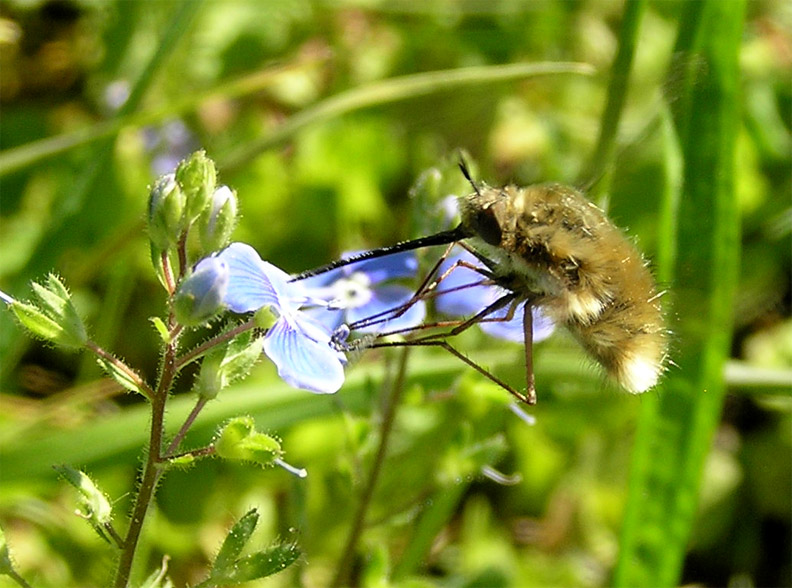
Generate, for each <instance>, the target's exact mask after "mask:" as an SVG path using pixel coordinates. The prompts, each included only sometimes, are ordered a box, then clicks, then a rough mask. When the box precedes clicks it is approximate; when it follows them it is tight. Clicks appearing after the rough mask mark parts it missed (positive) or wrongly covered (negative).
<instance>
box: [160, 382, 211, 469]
mask: <svg viewBox="0 0 792 588" xmlns="http://www.w3.org/2000/svg"><path fill="white" fill-rule="evenodd" d="M207 402H209V399H208V398H204V397H203V396H201V397H200V398H198V402H196V403H195V406H193V409H192V410H191V411H190V414H189V415H187V418H186V419H185V420H184V424H183V425H182V426H181V428H180V429H179V432H178V433H176V436H175V437H174V438H173V441H171V442H170V445H168V448H167V449H166V450H165V459H168V458H170V457H173V452H174V451H176V450H177V449H178V448H179V445H180V444H181V442H182V440H183V439H184V436H185V435H186V434H187V431H188V430H189V428H190V427H191V426H192V424H193V423H194V422H195V419H196V418H197V417H198V413H200V412H201V410H203V407H204V406H206V403H207Z"/></svg>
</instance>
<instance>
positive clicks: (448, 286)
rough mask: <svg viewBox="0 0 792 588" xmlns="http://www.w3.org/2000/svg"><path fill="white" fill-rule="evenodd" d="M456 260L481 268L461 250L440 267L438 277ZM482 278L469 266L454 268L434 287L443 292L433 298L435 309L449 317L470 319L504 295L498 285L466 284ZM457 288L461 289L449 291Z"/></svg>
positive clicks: (474, 282)
mask: <svg viewBox="0 0 792 588" xmlns="http://www.w3.org/2000/svg"><path fill="white" fill-rule="evenodd" d="M458 260H464V261H467V262H468V263H472V264H475V265H477V266H481V263H480V262H479V261H478V260H477V259H476V258H475V257H474V256H473V255H471V254H470V253H468V252H467V251H464V252H462V253H459V254H456V255H453V256H451V257H449V258H448V259H446V260H445V261H444V262H443V263H442V264H441V265H440V269H439V270H438V277H440V276H442V275H443V274H444V273H445V272H447V271H448V270H449V269H451V267H452V266H453V265H454V263H456V262H457V261H458ZM484 279H486V278H485V277H484V276H482V275H481V274H480V273H478V272H476V271H474V270H472V269H470V268H468V267H465V266H458V267H455V268H454V269H453V271H451V273H449V274H448V276H446V277H445V278H444V279H443V281H441V282H440V284H439V285H438V286H437V291H438V292H445V293H443V294H440V295H439V296H438V297H437V298H436V299H435V308H436V309H437V310H438V312H441V313H443V314H448V315H451V316H471V315H474V314H476V313H477V312H480V311H481V310H483V309H484V308H485V307H486V306H487V305H489V304H492V303H493V302H495V300H497V299H498V298H499V297H500V296H501V295H502V294H503V290H502V289H501V288H498V287H497V286H472V285H469V284H476V283H478V282H481V281H482V280H484ZM463 286H464V287H463ZM460 287H462V288H461V289H460V290H455V291H449V290H454V288H460Z"/></svg>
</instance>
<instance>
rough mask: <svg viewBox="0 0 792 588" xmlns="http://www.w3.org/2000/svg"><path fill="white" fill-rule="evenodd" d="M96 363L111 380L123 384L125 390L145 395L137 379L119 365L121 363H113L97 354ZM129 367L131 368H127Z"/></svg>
mask: <svg viewBox="0 0 792 588" xmlns="http://www.w3.org/2000/svg"><path fill="white" fill-rule="evenodd" d="M96 363H98V364H99V367H101V368H102V370H103V371H104V372H105V373H106V374H107V375H108V376H110V377H111V378H113V380H115V381H116V382H117V383H118V384H120V385H121V386H123V387H124V388H125V389H126V390H129V391H130V392H138V393H140V394H143V395H144V396H145V390H141V389H140V387H139V386H138V384H137V381H136V380H135V379H134V378H133V377H132V375H130V373H129V372H128V371H127V370H125V369H124V368H122V367H121V365H119V364H116V363H114V362H113V361H110V360H108V359H107V358H104V357H101V356H97V357H96ZM127 369H131V368H127Z"/></svg>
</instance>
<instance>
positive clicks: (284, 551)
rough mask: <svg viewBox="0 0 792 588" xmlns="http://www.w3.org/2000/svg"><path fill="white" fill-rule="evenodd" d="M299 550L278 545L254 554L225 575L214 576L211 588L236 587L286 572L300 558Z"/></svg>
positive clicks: (287, 545)
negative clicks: (221, 587) (218, 587)
mask: <svg viewBox="0 0 792 588" xmlns="http://www.w3.org/2000/svg"><path fill="white" fill-rule="evenodd" d="M300 553H301V552H300V550H299V548H298V547H297V546H296V545H295V544H293V543H285V544H277V545H273V546H271V547H269V548H268V549H266V550H265V551H259V552H258V553H253V554H251V555H248V556H247V557H243V558H241V559H238V560H237V561H236V562H234V565H233V566H231V567H229V568H226V570H225V573H223V574H218V575H213V576H212V577H211V578H210V580H209V582H213V583H210V584H209V585H210V586H218V585H222V586H234V585H237V584H243V583H245V582H250V581H251V580H256V579H258V578H265V577H267V576H271V575H272V574H275V573H277V572H280V571H283V570H285V569H286V568H287V567H289V566H290V565H291V564H293V563H294V562H295V561H297V558H299V557H300Z"/></svg>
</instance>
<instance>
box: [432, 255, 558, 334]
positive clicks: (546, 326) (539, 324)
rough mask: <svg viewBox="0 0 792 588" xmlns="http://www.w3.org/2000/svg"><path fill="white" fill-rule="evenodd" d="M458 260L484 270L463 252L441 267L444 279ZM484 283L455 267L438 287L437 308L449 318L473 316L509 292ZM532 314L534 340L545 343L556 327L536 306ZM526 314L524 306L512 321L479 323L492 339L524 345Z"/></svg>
mask: <svg viewBox="0 0 792 588" xmlns="http://www.w3.org/2000/svg"><path fill="white" fill-rule="evenodd" d="M457 261H464V262H466V263H469V264H471V265H474V266H477V267H481V268H483V267H484V266H483V265H482V263H481V262H480V261H479V260H478V259H476V257H475V256H474V255H473V254H471V253H470V252H469V251H466V250H463V251H462V252H461V253H457V254H454V255H452V256H450V257H449V258H448V259H446V260H445V261H444V262H443V263H442V264H441V265H440V269H439V270H438V275H440V276H442V275H443V274H444V273H445V272H447V271H448V270H449V269H451V267H452V266H453V265H454V263H456V262H457ZM484 280H486V278H485V277H484V276H482V275H481V274H480V273H478V272H476V271H474V270H472V269H470V268H469V267H465V266H458V267H456V268H454V269H453V271H451V273H449V274H448V276H446V277H445V278H444V279H443V281H442V282H440V285H439V286H438V293H439V295H438V296H437V298H436V302H435V308H436V309H437V311H438V312H441V313H443V314H447V315H450V316H466V317H470V316H474V315H475V314H476V313H479V312H481V311H482V310H484V309H485V308H486V307H487V306H489V305H490V304H492V303H493V302H495V301H496V300H498V299H499V298H501V297H502V296H504V295H505V294H507V293H508V291H507V290H505V289H504V288H501V287H500V286H496V285H492V284H486V285H485V284H480V282H482V281H484ZM474 284H475V285H474ZM509 307H510V305H507V306H506V307H505V308H501V309H500V310H497V311H495V312H493V313H492V314H490V315H488V316H487V318H488V319H502V318H505V317H506V315H507V314H508V312H509ZM531 312H532V313H533V341H534V342H538V341H542V340H544V339H546V338H547V337H549V336H550V334H551V333H552V332H553V329H554V328H555V326H554V325H553V322H552V321H551V320H550V319H549V318H547V317H546V316H545V315H544V314H543V313H542V311H541V310H540V309H539V308H537V307H536V306H533V307H531ZM524 313H525V307H524V305H520V307H519V308H518V309H517V311H516V312H515V313H514V316H513V317H512V319H511V320H508V321H507V320H499V321H491V320H490V321H483V322H480V323H479V327H480V328H481V330H482V331H484V332H485V333H487V334H488V335H490V336H492V337H496V338H498V339H505V340H507V341H514V342H517V343H522V342H524V340H525V337H524V334H523V316H524Z"/></svg>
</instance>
